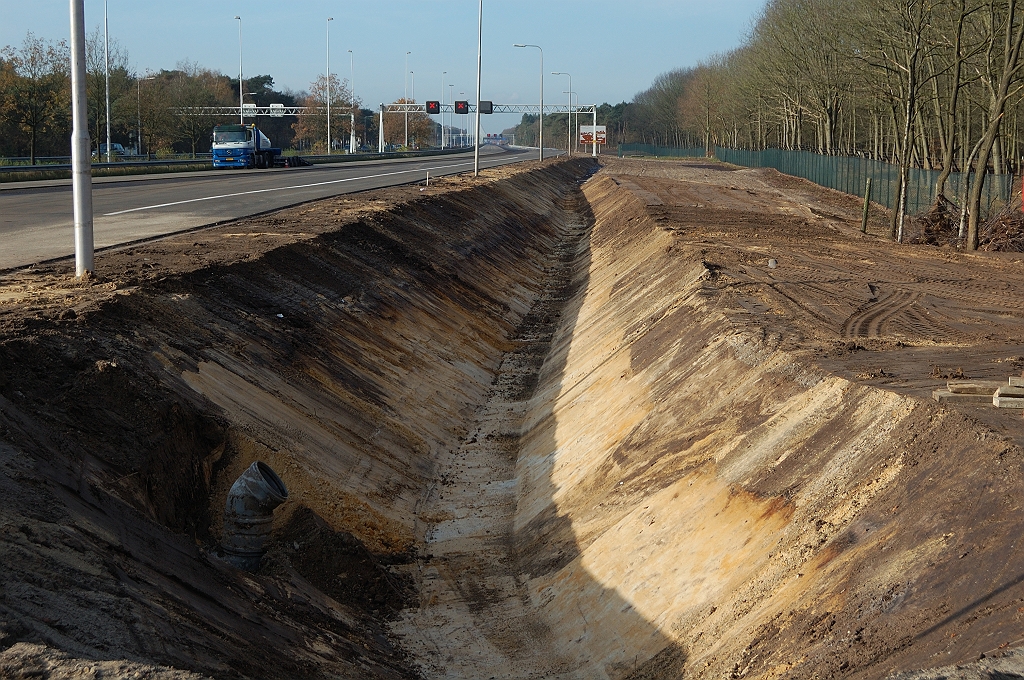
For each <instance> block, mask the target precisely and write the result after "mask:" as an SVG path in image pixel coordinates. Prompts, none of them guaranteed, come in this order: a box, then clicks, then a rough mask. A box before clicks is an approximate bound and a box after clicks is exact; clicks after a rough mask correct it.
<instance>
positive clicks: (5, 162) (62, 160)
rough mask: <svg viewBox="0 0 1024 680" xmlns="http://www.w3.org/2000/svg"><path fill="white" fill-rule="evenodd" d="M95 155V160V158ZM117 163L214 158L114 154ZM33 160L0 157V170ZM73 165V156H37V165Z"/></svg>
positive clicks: (207, 157)
mask: <svg viewBox="0 0 1024 680" xmlns="http://www.w3.org/2000/svg"><path fill="white" fill-rule="evenodd" d="M95 157H96V156H95V154H94V155H93V158H95ZM104 157H106V154H100V158H104ZM114 158H117V159H118V160H116V161H111V162H112V163H125V162H134V161H165V162H166V161H187V160H195V159H199V160H203V159H207V160H208V159H210V158H213V154H210V153H197V154H196V156H195V159H193V158H192V154H188V153H176V154H171V155H169V156H159V157H157V156H154V155H152V154H150V155H146V154H144V153H142V154H122V155H120V156H118V155H117V154H114ZM31 160H32V159H31V158H29V157H28V156H6V157H0V168H5V167H19V166H22V165H32V163H31ZM69 163H71V156H36V162H35V165H67V164H69Z"/></svg>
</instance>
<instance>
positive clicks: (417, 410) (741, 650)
mask: <svg viewBox="0 0 1024 680" xmlns="http://www.w3.org/2000/svg"><path fill="white" fill-rule="evenodd" d="M593 169H594V168H593V166H591V165H590V162H589V161H588V160H578V161H572V162H554V163H547V164H544V165H542V166H541V165H534V166H531V167H529V168H527V169H525V170H522V171H506V172H505V174H504V175H501V176H499V177H496V178H493V179H490V180H483V181H481V182H472V181H465V180H455V179H451V180H442V181H441V183H440V186H439V187H434V188H432V189H431V190H430V193H424V194H422V195H420V196H418V197H417V198H416V199H415V200H408V201H404V202H392V203H390V204H388V205H387V206H386V207H382V208H380V209H376V210H373V211H367V212H365V213H361V214H360V215H359V216H357V217H356V218H351V217H345V218H342V217H339V214H340V213H339V211H341V212H343V208H344V206H345V205H347V204H348V202H349V201H351V200H352V199H336V200H334V201H326V202H323V203H320V204H314V205H312V206H304V207H302V208H300V209H294V210H291V211H285V212H283V213H281V214H278V215H275V216H268V217H265V218H261V219H260V220H256V221H253V222H251V223H247V224H242V225H229V226H226V227H221V228H218V229H214V230H210V231H208V232H204V233H203V235H202V244H201V247H200V244H199V243H198V242H195V241H194V239H196V238H198V237H196V236H195V235H187V236H184V237H179V238H176V239H168V240H167V241H165V242H161V243H159V244H156V245H149V246H146V249H147V250H146V253H145V254H146V256H147V257H149V258H154V259H158V260H159V261H164V262H166V261H167V258H168V257H169V256H172V255H173V256H176V257H183V258H185V259H183V260H182V261H191V260H188V258H187V257H185V256H189V257H191V256H192V255H191V254H193V253H197V252H199V251H201V252H202V257H205V258H207V260H204V261H205V262H206V264H201V265H200V264H193V265H190V266H188V267H182V268H181V269H180V270H179V271H162V272H161V273H159V274H158V275H157V274H146V273H145V270H144V269H140V268H139V267H138V266H137V259H138V257H139V256H140V255H141V254H142V253H140V252H139V251H134V252H127V253H112V254H109V255H106V256H105V257H107V258H110V259H108V260H107V261H106V262H102V261H101V262H100V266H101V267H105V270H106V271H122V272H124V274H122V275H121V276H120V278H117V277H114V278H112V279H111V280H105V281H93V282H85V283H81V284H79V283H73V282H67V281H65V282H63V283H62V282H61V281H60V280H57V279H55V283H54V284H53V285H51V286H50V287H49V289H48V292H47V293H46V295H41V294H40V295H34V296H26V295H25V294H20V293H17V292H16V291H13V289H12V288H9V289H8V290H7V292H5V297H3V298H0V299H3V300H4V301H5V305H4V306H3V307H0V323H2V324H3V336H2V337H0V466H2V471H3V473H4V474H3V475H2V476H0V485H2V486H0V491H2V492H3V494H4V498H5V500H4V501H3V503H2V504H0V513H2V518H3V531H2V533H0V551H2V557H3V563H4V565H5V569H4V572H3V575H2V590H0V649H2V650H5V651H2V652H0V664H4V665H3V666H0V669H9V668H15V667H19V666H20V667H24V668H35V667H39V668H44V667H46V664H50V667H70V666H73V665H74V664H79V665H82V664H85V665H88V664H95V665H97V667H98V668H99V667H102V668H103V669H107V668H110V667H111V664H113V665H115V666H116V665H117V664H121V665H122V666H123V667H124V668H125V669H128V670H131V671H133V672H134V670H135V669H137V668H138V667H139V664H143V665H150V666H147V672H150V671H152V672H153V673H154V676H153V677H167V678H170V677H183V676H182V675H180V674H179V675H175V673H176V671H172V670H168V669H166V668H163V669H157V668H155V667H152V666H151V665H153V664H157V665H163V666H174V667H176V668H179V669H188V670H190V671H194V672H197V673H201V674H204V675H209V676H214V677H225V678H226V677H253V678H256V677H295V678H298V677H379V678H391V677H416V676H421V677H432V678H442V677H443V678H466V679H471V678H480V677H502V678H557V677H561V678H602V677H606V678H616V679H617V678H633V679H640V678H674V677H680V676H683V675H685V676H686V677H706V678H710V677H716V678H721V677H746V676H749V677H836V676H851V677H883V676H885V675H887V674H888V673H890V672H893V671H900V670H909V669H915V668H923V667H930V666H939V665H946V664H951V663H959V662H963V661H966V660H969V659H971V658H977V656H978V654H979V653H980V652H982V651H985V650H990V649H993V648H995V647H997V646H998V645H1000V644H1003V643H1004V642H1008V641H1009V640H1014V639H1017V638H1018V637H1020V636H1019V635H1013V634H1010V633H1007V632H1006V631H1007V630H1009V629H1012V628H1014V627H1015V626H1017V618H1018V617H1019V615H1020V614H1019V612H1020V609H1021V608H1022V607H1021V605H1022V602H1021V601H1020V600H1021V598H1022V596H1024V595H1022V594H1021V593H1020V592H1019V588H1018V586H1020V584H1021V582H1022V581H1024V577H1022V576H1021V574H1022V573H1024V566H1022V565H1024V559H1022V555H1021V554H1020V549H1019V548H1018V541H1017V534H1018V533H1019V520H1020V511H1021V504H1020V497H1021V496H1020V491H1021V461H1022V456H1021V449H1020V448H1019V447H1018V446H1016V445H1015V444H1013V443H1012V441H1010V440H1009V439H1007V438H1006V437H1002V436H999V435H996V434H994V433H992V432H991V430H990V429H988V428H986V427H985V426H983V425H982V424H980V423H979V422H977V421H975V420H972V419H971V418H969V417H967V416H965V415H963V414H961V413H959V412H958V411H955V410H949V409H947V408H945V407H943V406H940V405H938V404H935V403H932V402H929V401H926V400H923V399H921V398H918V397H915V396H913V395H911V394H907V393H900V392H898V391H895V390H888V389H880V388H879V387H877V386H873V385H869V384H865V383H863V382H858V381H856V380H854V379H851V378H850V377H849V376H846V377H844V376H843V375H840V374H839V373H838V372H836V371H828V370H825V369H824V368H822V367H821V366H820V364H819V362H817V361H816V358H815V357H816V356H817V355H816V354H815V352H814V347H812V345H813V346H817V345H820V344H821V343H822V342H824V341H823V340H822V338H826V339H828V338H831V337H833V336H834V338H835V339H836V341H837V342H838V341H839V340H841V339H842V337H843V336H842V332H843V329H842V328H841V327H840V326H839V325H836V327H835V328H830V327H829V326H828V324H827V323H824V322H822V321H821V320H820V319H818V318H812V319H810V321H809V322H807V319H805V320H804V321H805V322H807V323H810V324H812V325H813V324H817V325H818V326H820V327H819V328H817V329H816V330H815V333H816V335H815V336H814V337H813V338H810V337H808V336H807V335H804V334H802V332H801V331H800V328H803V327H807V323H803V325H801V323H796V322H795V321H794V320H793V319H784V318H782V313H781V312H780V313H779V315H777V316H778V317H779V320H778V321H776V320H775V318H774V316H773V313H771V309H770V304H769V303H765V304H766V305H768V306H762V307H763V308H762V307H758V306H756V305H752V304H751V303H750V301H749V300H747V299H746V298H745V297H744V295H745V294H746V293H747V292H749V291H748V288H749V286H748V287H747V288H745V287H744V286H746V285H747V284H745V283H743V281H742V280H741V279H739V278H737V276H735V275H734V274H736V272H738V270H739V269H740V268H741V267H742V266H743V265H742V262H743V261H745V260H744V258H746V257H747V254H746V253H743V252H741V250H742V248H743V247H744V246H743V238H742V234H739V235H738V236H736V235H735V234H734V236H735V238H736V242H735V243H727V242H726V241H727V238H732V237H730V236H729V235H728V234H726V235H725V236H722V235H721V233H720V232H716V233H715V234H710V233H704V232H701V228H700V226H699V224H698V225H696V226H687V228H686V229H683V228H681V227H679V225H673V224H668V223H666V221H665V219H661V218H659V214H661V213H657V211H654V212H652V210H651V206H652V205H655V204H656V203H657V201H659V200H661V199H659V198H658V197H657V196H654V195H653V194H652V193H650V192H646V191H644V190H642V189H641V188H640V187H639V186H638V185H637V184H636V183H634V182H632V181H629V180H628V179H625V178H622V177H617V176H616V175H615V174H614V173H612V172H608V171H602V172H601V173H599V174H597V175H595V176H594V177H593V178H591V179H589V180H588V181H586V183H585V184H582V186H580V182H581V181H582V180H584V179H586V178H587V177H588V176H589V174H590V172H591V171H592V170H593ZM712 170H713V168H712ZM736 181H739V180H736ZM652 186H653V185H652ZM446 187H447V188H446ZM732 189H735V187H732ZM737 191H738V190H737ZM779 191H780V192H781V191H782V189H781V188H780V189H779ZM747 193H748V194H749V193H750V192H749V191H748V192H747ZM380 195H382V194H374V195H371V196H368V197H364V199H363V200H364V201H365V202H367V203H372V202H373V201H374V200H376V199H375V198H374V197H375V196H377V197H379V196H380ZM758 200H760V201H762V202H764V204H765V205H767V202H769V201H772V200H776V199H775V198H771V197H767V198H765V197H762V198H760V199H758ZM762 207H764V206H762ZM693 209H694V210H701V209H703V206H701V205H695V206H694V207H693ZM688 210H689V208H688ZM765 210H767V208H765ZM665 214H666V215H667V214H668V213H667V212H665ZM693 214H696V213H693ZM709 214H710V213H709ZM766 214H767V213H766ZM741 217H742V218H743V219H740V218H741ZM666 219H667V218H666ZM729 219H730V220H732V222H735V223H736V224H738V225H740V226H739V227H730V229H733V230H734V231H735V230H736V229H739V231H742V229H751V230H754V229H761V230H764V229H765V225H764V223H763V222H764V221H765V218H763V217H760V216H756V215H755V216H749V215H748V216H746V217H744V215H740V213H739V212H737V211H732V212H730V213H729ZM786 220H788V221H785V223H784V224H783V227H784V228H786V229H788V228H790V227H792V228H793V229H795V230H800V229H803V230H804V231H803V232H801V238H800V239H793V240H791V241H787V240H786V239H787V236H786V235H785V233H784V231H782V230H780V232H779V234H778V236H777V241H776V243H775V244H774V246H773V247H775V248H777V249H783V248H791V249H793V252H795V251H796V249H798V248H801V247H804V245H803V244H805V243H806V242H807V241H808V240H813V239H808V238H807V236H808V234H810V235H811V236H813V237H814V238H826V237H828V238H840V237H839V236H834V235H831V234H829V233H827V232H824V231H823V232H821V235H817V232H813V233H812V231H813V230H812V229H811V227H808V226H806V225H805V224H804V222H802V221H801V218H798V217H794V216H793V215H792V213H787V217H786ZM697 221H698V222H699V220H697ZM730 224H731V223H730ZM755 236H756V234H755ZM240 240H243V241H244V242H245V243H246V244H251V246H250V245H247V246H246V247H245V248H239V246H238V243H239V241H240ZM229 245H230V247H231V248H235V251H233V252H236V253H237V256H232V257H225V258H221V259H220V260H218V261H217V262H213V263H210V262H209V261H208V260H209V257H210V253H217V252H219V249H227V248H229ZM780 252H782V251H781V250H780ZM882 256H884V254H876V255H874V257H882ZM197 257H198V256H197ZM781 259H782V258H781V257H780V260H781ZM799 285H800V283H799V282H796V283H793V284H792V285H790V286H789V287H787V288H786V289H785V290H786V291H788V294H790V295H797V296H798V295H799ZM19 295H20V297H19ZM44 299H45V300H48V301H49V302H46V303H45V304H44V303H42V302H40V300H44ZM751 309H755V311H756V313H753V312H751V311H750V310H751ZM786 313H787V314H788V313H789V312H786ZM257 459H258V460H262V461H264V462H266V463H268V464H269V465H270V466H271V467H272V468H274V469H275V470H276V471H277V472H278V473H279V474H280V476H281V477H282V478H283V479H284V481H285V483H286V484H287V485H288V487H289V489H290V491H291V498H290V500H289V502H288V503H287V504H286V505H285V506H283V507H282V509H281V510H279V511H278V516H277V518H276V520H275V527H274V537H273V541H272V545H271V549H270V552H269V553H268V555H267V557H266V558H265V559H264V564H263V566H262V568H261V570H260V572H259V573H257V574H252V575H247V574H243V573H240V572H238V571H236V570H234V569H232V568H230V567H228V566H226V565H225V564H223V563H222V562H220V561H219V560H218V559H216V539H217V537H218V533H219V522H220V509H221V508H222V507H223V503H224V499H225V495H226V493H227V489H228V487H229V486H230V484H231V482H232V481H233V480H234V479H235V477H236V476H237V475H238V473H239V472H241V471H242V470H243V469H245V468H246V467H247V466H248V465H249V464H250V463H251V462H252V461H253V460H257ZM32 664H35V666H32ZM133 664H134V665H133ZM104 672H107V671H106V670H104ZM125 672H127V671H125Z"/></svg>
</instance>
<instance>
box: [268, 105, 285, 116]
mask: <svg viewBox="0 0 1024 680" xmlns="http://www.w3.org/2000/svg"><path fill="white" fill-rule="evenodd" d="M270 117H271V118H284V104H271V105H270Z"/></svg>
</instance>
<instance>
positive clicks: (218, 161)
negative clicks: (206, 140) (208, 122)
mask: <svg viewBox="0 0 1024 680" xmlns="http://www.w3.org/2000/svg"><path fill="white" fill-rule="evenodd" d="M280 157H281V149H279V148H277V147H273V146H271V145H270V140H269V139H267V136H266V135H265V134H263V133H262V132H260V131H259V129H258V128H257V127H256V126H255V125H253V124H249V125H218V126H216V127H214V128H213V167H215V168H272V167H274V165H275V164H276V162H277V160H278V159H279V158H280Z"/></svg>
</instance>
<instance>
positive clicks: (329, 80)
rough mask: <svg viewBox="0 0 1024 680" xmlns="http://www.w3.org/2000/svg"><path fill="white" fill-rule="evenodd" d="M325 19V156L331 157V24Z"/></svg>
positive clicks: (331, 19) (332, 18)
mask: <svg viewBox="0 0 1024 680" xmlns="http://www.w3.org/2000/svg"><path fill="white" fill-rule="evenodd" d="M332 21H334V17H327V155H328V156H330V155H331V146H332V144H331V22H332Z"/></svg>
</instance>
